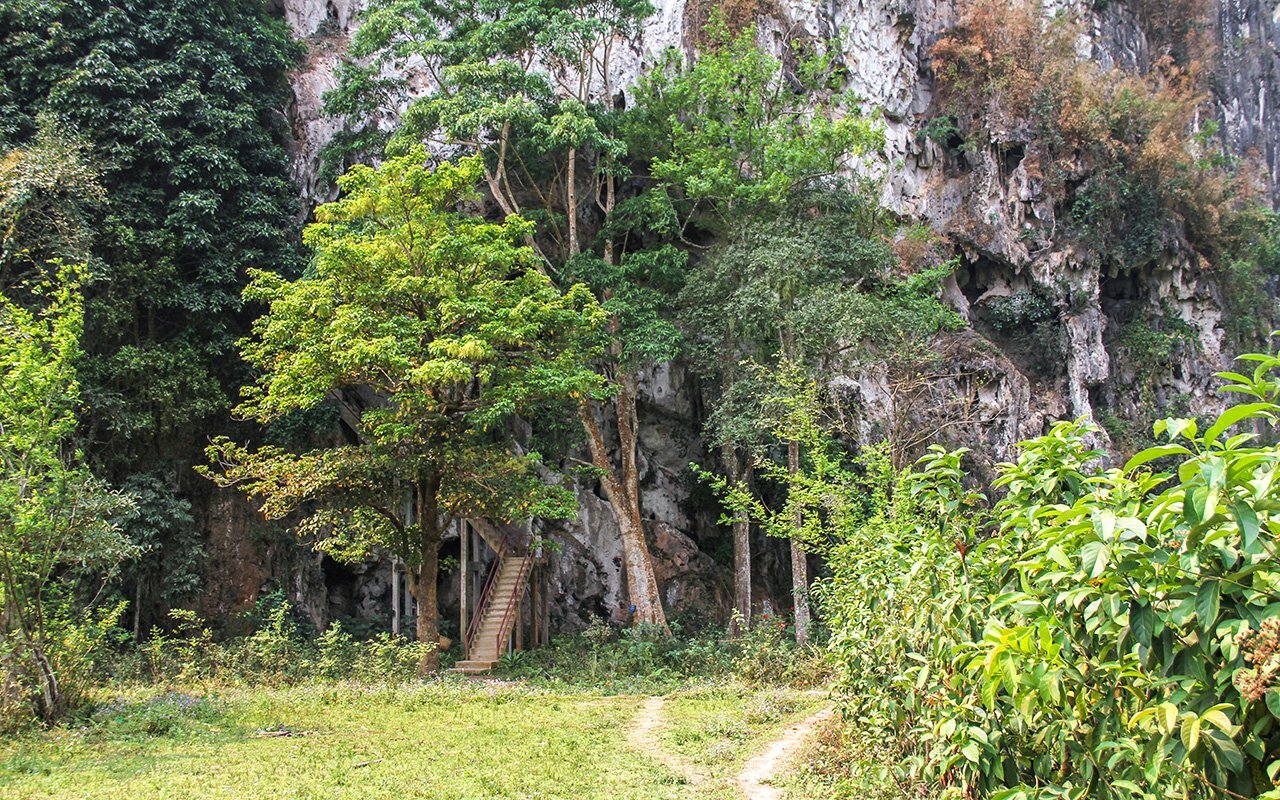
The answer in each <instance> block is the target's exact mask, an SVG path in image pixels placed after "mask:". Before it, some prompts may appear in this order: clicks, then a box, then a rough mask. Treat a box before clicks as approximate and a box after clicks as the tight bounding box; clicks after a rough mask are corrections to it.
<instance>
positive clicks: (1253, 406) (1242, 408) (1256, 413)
mask: <svg viewBox="0 0 1280 800" xmlns="http://www.w3.org/2000/svg"><path fill="white" fill-rule="evenodd" d="M1275 410H1276V406H1275V404H1274V403H1244V404H1242V405H1238V406H1232V407H1231V408H1229V409H1227V410H1226V411H1224V412H1222V414H1221V415H1220V416H1219V417H1218V420H1217V422H1214V423H1213V425H1212V426H1210V427H1209V430H1207V431H1205V432H1204V443H1205V444H1206V445H1209V444H1213V443H1214V442H1215V441H1216V440H1217V438H1218V437H1219V436H1221V435H1222V433H1223V431H1225V430H1226V429H1227V428H1230V427H1231V426H1232V425H1235V424H1236V423H1238V422H1240V421H1241V420H1244V419H1248V418H1249V417H1262V416H1267V415H1269V414H1271V413H1274V412H1275Z"/></svg>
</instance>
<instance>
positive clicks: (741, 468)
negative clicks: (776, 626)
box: [723, 444, 751, 636]
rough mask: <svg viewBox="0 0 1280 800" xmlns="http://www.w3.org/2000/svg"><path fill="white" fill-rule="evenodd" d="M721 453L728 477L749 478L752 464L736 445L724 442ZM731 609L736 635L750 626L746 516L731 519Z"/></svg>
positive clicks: (748, 524) (748, 526)
mask: <svg viewBox="0 0 1280 800" xmlns="http://www.w3.org/2000/svg"><path fill="white" fill-rule="evenodd" d="M723 455H724V461H725V466H727V467H728V469H729V478H730V480H732V481H733V482H734V483H740V482H742V481H744V480H749V478H750V475H751V464H750V462H747V461H744V460H743V459H740V458H739V457H738V452H737V448H735V447H734V446H733V445H730V444H726V445H724V447H723ZM733 610H734V614H733V617H732V618H730V620H729V635H730V636H739V635H741V634H742V632H743V631H745V630H746V629H748V628H750V627H751V520H749V519H747V518H746V517H745V516H744V517H741V518H736V519H734V521H733Z"/></svg>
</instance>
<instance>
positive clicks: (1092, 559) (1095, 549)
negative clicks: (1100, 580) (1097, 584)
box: [1080, 541, 1111, 578]
mask: <svg viewBox="0 0 1280 800" xmlns="http://www.w3.org/2000/svg"><path fill="white" fill-rule="evenodd" d="M1110 563H1111V548H1110V547H1108V546H1107V545H1105V544H1103V543H1102V542H1099V541H1092V542H1086V543H1085V545H1084V547H1082V548H1080V568H1081V569H1082V570H1084V572H1085V574H1086V575H1088V576H1089V577H1091V578H1097V577H1098V576H1100V575H1102V573H1103V572H1106V569H1107V565H1108V564H1110Z"/></svg>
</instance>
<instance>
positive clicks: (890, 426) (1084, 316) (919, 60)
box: [279, 0, 1280, 625]
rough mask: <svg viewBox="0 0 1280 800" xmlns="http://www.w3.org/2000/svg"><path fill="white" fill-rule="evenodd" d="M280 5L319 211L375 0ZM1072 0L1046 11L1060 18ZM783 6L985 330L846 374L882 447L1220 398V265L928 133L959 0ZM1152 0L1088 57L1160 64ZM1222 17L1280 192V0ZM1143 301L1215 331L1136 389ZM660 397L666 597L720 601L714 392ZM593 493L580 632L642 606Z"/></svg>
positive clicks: (656, 408) (657, 375) (675, 370)
mask: <svg viewBox="0 0 1280 800" xmlns="http://www.w3.org/2000/svg"><path fill="white" fill-rule="evenodd" d="M279 2H280V6H279V12H280V13H281V14H282V15H283V17H284V18H285V19H286V20H287V22H288V23H289V25H290V26H291V27H292V29H293V31H294V32H295V34H296V35H297V36H298V37H299V38H300V39H302V40H304V41H305V42H306V43H307V45H308V54H307V55H306V57H305V58H304V59H303V61H302V63H301V64H300V66H299V67H298V68H297V70H296V71H295V73H294V75H293V80H292V82H293V87H294V103H293V106H292V108H291V109H289V113H290V118H291V120H292V124H293V139H294V141H293V152H292V156H293V173H294V176H295V178H296V180H297V182H298V186H299V189H300V191H301V192H302V195H303V198H304V200H305V201H306V205H308V206H309V205H313V204H314V203H316V202H321V201H323V200H324V199H327V198H328V197H329V196H330V192H331V188H330V187H329V186H327V185H325V184H324V182H323V181H322V180H321V179H320V177H319V172H318V165H319V158H318V156H319V153H320V150H321V149H322V148H323V146H324V145H325V143H326V142H327V141H328V140H329V139H330V138H331V137H332V136H333V135H334V133H335V132H336V131H337V130H339V129H340V128H339V126H340V124H341V122H340V121H339V120H334V119H329V118H326V117H325V116H324V115H323V114H322V113H321V105H322V96H323V93H324V92H325V91H326V90H328V89H329V88H332V86H333V85H334V83H335V77H334V70H335V67H336V66H337V65H338V64H339V63H340V61H341V58H342V54H343V51H344V48H345V46H346V44H347V42H348V41H349V38H350V36H351V34H352V32H353V30H354V29H355V26H356V25H358V14H357V11H358V3H359V0H279ZM1071 2H1073V0H1048V2H1045V3H1044V4H1043V5H1044V6H1045V12H1046V13H1052V12H1053V11H1054V9H1055V8H1060V7H1065V6H1067V5H1069V4H1070V3H1071ZM657 6H658V9H657V13H656V14H655V15H654V16H653V17H652V18H651V20H650V21H649V23H648V24H647V25H646V27H645V28H644V31H643V34H642V36H641V37H640V38H639V40H638V41H637V42H636V43H635V45H634V47H632V48H630V49H626V50H625V52H624V54H623V55H622V56H621V57H619V58H618V59H617V60H616V62H615V70H616V72H617V74H615V75H614V76H613V78H614V81H615V83H616V84H618V85H625V84H626V83H627V82H628V81H629V80H631V79H633V78H634V77H635V76H636V74H638V72H639V71H640V69H641V68H642V66H643V64H644V63H645V62H646V61H647V60H649V59H651V58H652V57H653V56H654V54H656V53H658V52H660V51H662V50H663V49H665V48H668V47H684V46H686V45H687V37H688V33H689V32H688V31H687V30H686V29H685V24H686V23H685V21H686V18H687V14H686V11H687V9H686V7H685V0H658V2H657ZM770 7H771V8H772V9H773V10H772V11H771V12H770V13H769V14H768V15H766V16H763V17H762V18H761V20H760V24H761V29H762V31H763V32H764V34H765V35H766V36H768V37H772V38H773V39H774V40H775V41H777V42H781V41H782V40H783V39H785V38H788V37H794V36H797V35H802V36H804V35H807V36H813V37H819V38H823V39H827V38H830V37H832V36H833V35H835V34H837V33H839V36H840V41H841V42H842V52H841V57H842V59H843V61H844V64H845V66H846V67H847V69H848V70H849V73H850V75H851V76H852V79H853V84H854V86H855V87H856V89H857V91H858V92H859V94H860V95H861V96H862V97H863V98H864V99H865V102H866V106H867V107H868V108H874V109H879V110H880V111H881V112H882V114H883V120H884V126H885V131H886V135H887V139H888V148H887V158H886V165H885V166H884V168H883V175H884V198H883V199H884V202H885V203H886V204H887V205H888V206H889V207H890V208H892V209H894V210H895V211H897V212H899V213H901V214H903V215H905V216H907V217H909V218H914V219H918V220H921V221H924V222H927V223H928V224H929V225H930V226H931V227H932V228H933V229H934V230H935V231H937V232H939V233H941V234H943V235H944V236H945V238H946V241H947V242H948V243H949V246H950V247H952V248H954V252H955V253H958V254H959V255H960V256H961V257H962V266H961V268H960V269H959V270H958V272H957V274H956V275H955V277H954V279H953V280H951V281H949V283H948V285H947V287H946V296H947V298H948V301H949V302H950V303H951V304H952V305H953V306H954V307H955V309H956V310H957V311H958V312H959V313H960V314H961V315H962V316H964V317H965V318H966V319H968V320H970V321H972V322H973V323H974V324H973V326H972V328H969V329H966V330H963V331H960V332H957V333H954V334H950V335H946V336H944V337H941V338H940V339H939V341H937V342H936V348H937V352H938V353H939V355H940V356H941V361H940V365H939V367H938V370H937V373H938V378H937V380H936V381H933V382H932V383H930V384H929V385H927V386H904V385H903V384H902V382H901V381H897V380H895V379H894V378H893V377H892V376H889V375H886V374H883V373H880V372H876V371H874V370H871V371H866V370H862V369H860V368H859V367H858V366H857V365H848V368H847V369H844V370H839V372H840V373H841V374H833V375H831V376H830V380H831V382H832V385H833V388H835V389H836V390H837V393H838V394H839V395H840V396H842V397H844V398H846V399H847V400H848V402H847V404H846V407H847V408H848V409H850V414H851V415H852V416H853V419H852V420H851V422H852V424H853V427H854V428H855V429H857V430H860V431H861V432H862V433H863V435H864V436H865V437H866V438H868V439H872V438H879V437H883V436H885V435H887V434H893V435H899V432H901V431H904V430H912V429H927V430H930V431H933V432H934V433H936V436H937V438H939V439H940V440H942V441H945V442H949V443H951V444H964V445H967V446H969V447H972V448H973V449H974V450H975V451H976V452H978V453H980V454H982V455H981V456H980V457H981V458H983V459H985V460H986V461H987V462H988V463H991V462H992V461H994V460H998V459H1002V458H1005V457H1007V456H1009V455H1010V453H1011V449H1012V445H1013V443H1015V442H1016V441H1018V440H1020V439H1023V438H1026V437H1029V436H1033V435H1036V434H1038V433H1040V432H1041V431H1042V430H1043V429H1044V427H1045V424H1046V422H1048V421H1051V420H1054V419H1060V418H1065V417H1081V416H1086V417H1089V416H1098V415H1099V413H1100V412H1101V411H1102V410H1104V409H1105V410H1106V411H1107V413H1111V414H1114V415H1115V416H1119V417H1122V416H1125V415H1126V414H1131V413H1132V412H1134V411H1136V410H1137V408H1136V406H1137V405H1138V404H1142V403H1148V404H1149V403H1153V402H1154V403H1165V404H1172V403H1173V402H1174V400H1175V399H1176V400H1177V402H1179V403H1184V404H1186V405H1187V407H1188V410H1209V409H1211V408H1213V407H1214V406H1215V404H1217V403H1218V402H1219V401H1218V399H1217V398H1216V397H1215V395H1214V393H1213V384H1212V377H1211V376H1212V374H1213V372H1214V371H1216V370H1219V369H1222V368H1223V367H1224V365H1225V363H1226V359H1228V358H1229V356H1230V354H1229V353H1227V352H1225V350H1226V349H1227V345H1226V344H1225V334H1224V330H1223V324H1222V323H1223V313H1224V311H1223V304H1222V301H1221V292H1220V290H1219V287H1218V286H1217V285H1216V283H1215V280H1214V276H1213V274H1212V271H1211V270H1209V269H1207V268H1206V265H1204V264H1202V263H1201V262H1200V259H1199V257H1198V256H1197V255H1195V254H1194V253H1193V252H1191V251H1190V250H1189V249H1188V250H1185V251H1181V252H1179V251H1174V252H1171V253H1169V254H1168V255H1167V256H1166V257H1165V258H1164V259H1163V260H1162V261H1161V263H1159V264H1158V265H1157V266H1156V267H1154V268H1150V269H1147V270H1146V271H1145V272H1143V273H1142V274H1139V275H1124V276H1121V275H1117V274H1108V273H1106V272H1104V271H1103V270H1102V268H1100V267H1099V266H1097V263H1096V260H1095V259H1090V258H1088V257H1087V256H1088V254H1086V253H1081V252H1078V251H1077V249H1076V248H1077V246H1078V245H1076V244H1074V243H1073V242H1072V241H1071V240H1069V239H1068V238H1067V237H1066V236H1064V235H1062V233H1061V231H1060V226H1059V222H1060V221H1059V220H1057V219H1055V211H1054V204H1053V202H1052V201H1051V200H1050V198H1048V197H1047V196H1046V195H1045V193H1044V192H1043V190H1042V187H1041V186H1039V182H1038V180H1037V178H1036V176H1035V175H1034V174H1031V173H1029V171H1028V170H1027V168H1026V166H1025V165H1024V164H1023V163H1022V161H1021V160H1020V158H1019V157H1018V156H1017V149H1016V148H1010V149H1007V150H1003V151H997V150H996V149H995V148H988V149H986V150H982V151H979V152H971V153H968V154H966V156H965V157H964V163H963V164H961V163H957V161H956V159H955V157H954V155H953V154H949V153H947V152H946V151H945V150H944V149H943V148H942V147H941V146H940V145H939V144H937V143H936V142H934V141H932V140H931V139H929V138H927V137H924V136H921V135H919V130H920V128H921V126H922V124H923V123H924V121H925V120H927V118H928V116H929V115H930V112H931V104H932V101H933V83H932V77H931V74H930V70H929V63H928V62H929V55H928V54H929V50H930V48H931V47H932V45H933V44H934V43H935V42H936V41H937V40H938V39H939V37H941V36H942V35H943V34H944V32H945V31H946V30H947V29H948V28H950V27H951V26H953V25H954V24H955V22H956V20H957V18H958V9H957V3H956V2H955V0H823V1H822V2H815V1H813V0H781V1H780V2H778V3H773V4H771V5H770ZM1136 7H1137V6H1136V5H1135V4H1131V3H1128V2H1125V1H1124V0H1111V2H1107V3H1093V4H1092V6H1091V8H1093V9H1097V10H1091V11H1089V12H1088V14H1089V16H1088V18H1087V19H1088V21H1089V24H1088V25H1086V31H1085V33H1084V34H1083V39H1082V40H1081V41H1080V42H1079V44H1078V49H1079V51H1080V52H1081V53H1083V54H1087V55H1088V56H1089V57H1091V58H1093V59H1095V60H1097V61H1098V62H1099V63H1101V64H1103V65H1104V66H1112V65H1118V66H1121V67H1124V68H1127V69H1136V70H1142V69H1144V68H1145V67H1146V66H1147V65H1148V63H1149V60H1150V58H1151V51H1152V49H1153V48H1152V47H1151V46H1150V44H1149V43H1148V41H1147V36H1146V34H1145V33H1144V30H1143V26H1142V25H1141V24H1140V20H1139V19H1138V17H1137V14H1136V12H1135V10H1134V9H1135V8H1136ZM1073 8H1075V6H1073ZM1207 23H1208V25H1209V33H1210V34H1211V37H1212V38H1213V39H1214V41H1215V44H1216V50H1217V58H1216V67H1215V72H1214V79H1213V80H1212V82H1211V83H1212V90H1213V97H1212V103H1211V105H1212V107H1213V109H1214V110H1215V111H1216V114H1217V116H1218V118H1219V120H1220V122H1221V123H1222V127H1221V131H1220V135H1221V137H1222V138H1223V141H1224V142H1225V143H1226V144H1227V145H1228V146H1229V148H1230V149H1231V150H1232V151H1233V152H1234V153H1236V154H1238V155H1239V156H1241V157H1249V158H1252V159H1254V160H1255V161H1256V163H1257V164H1258V165H1259V166H1258V168H1259V170H1260V172H1262V173H1264V174H1261V175H1260V176H1259V178H1260V179H1261V181H1262V182H1263V183H1265V185H1266V186H1267V187H1268V189H1269V191H1270V192H1271V195H1272V197H1273V198H1280V191H1278V190H1280V113H1276V111H1274V110H1273V105H1274V104H1275V103H1276V102H1277V100H1278V99H1280V51H1278V50H1277V41H1278V38H1277V36H1278V34H1280V6H1278V5H1277V0H1212V13H1211V14H1210V19H1209V20H1207ZM1010 153H1013V155H1012V156H1011V155H1010ZM1031 295H1034V296H1036V297H1041V298H1044V302H1045V303H1046V304H1047V307H1048V309H1049V310H1048V311H1046V312H1045V313H1046V314H1047V321H1046V325H1048V326H1049V327H1050V328H1052V329H1053V331H1054V335H1055V336H1056V337H1057V338H1056V341H1057V348H1058V349H1057V350H1056V351H1055V352H1050V353H1048V354H1047V356H1046V353H1044V352H1040V353H1032V352H1030V350H1032V349H1033V348H1034V344H1032V345H1029V344H1028V342H1027V341H1025V338H1026V332H1025V331H1022V332H1018V331H1015V332H1012V333H1008V332H1006V333H1003V334H1002V333H1001V332H1000V331H998V330H994V329H992V328H991V326H989V325H986V324H985V323H984V319H985V314H986V313H987V310H988V309H989V308H991V307H992V304H994V303H998V302H1005V301H1009V300H1010V299H1012V298H1017V297H1026V296H1031ZM1135 306H1138V307H1142V306H1148V307H1150V308H1153V309H1154V308H1159V309H1161V313H1168V312H1170V311H1171V312H1172V313H1174V314H1176V315H1177V317H1179V318H1180V319H1181V320H1182V322H1183V323H1185V324H1186V325H1187V326H1189V327H1190V328H1191V329H1193V330H1194V331H1195V332H1196V334H1197V337H1198V340H1199V345H1198V346H1197V347H1189V348H1185V352H1183V353H1181V354H1180V356H1179V358H1180V363H1178V364H1177V365H1175V368H1174V369H1172V370H1170V374H1169V375H1167V376H1164V377H1162V378H1161V380H1160V381H1159V382H1158V384H1157V385H1155V386H1153V387H1151V389H1150V391H1149V392H1148V393H1147V394H1145V395H1144V396H1142V397H1138V396H1136V395H1135V394H1134V392H1133V391H1132V386H1133V384H1134V381H1135V370H1138V369H1140V368H1141V365H1134V364H1127V363H1125V361H1124V359H1123V358H1120V357H1119V356H1118V354H1117V351H1116V347H1115V340H1116V336H1117V334H1118V321H1119V320H1120V319H1121V317H1122V316H1123V315H1124V314H1126V313H1131V311H1132V309H1133V308H1134V307H1135ZM1046 360H1047V361H1048V362H1049V363H1044V362H1045V361H1046ZM645 390H646V397H645V403H644V404H643V406H642V408H641V413H642V416H643V417H644V420H645V423H646V427H645V428H644V431H643V439H642V442H641V455H642V459H643V464H644V485H643V489H644V492H645V494H644V507H645V513H646V515H647V516H648V517H649V518H650V519H651V520H652V523H653V534H654V542H655V548H656V558H657V560H658V566H659V571H660V577H662V578H663V579H664V584H663V585H664V587H665V589H664V591H665V593H666V595H667V596H666V597H665V598H664V599H665V600H666V601H667V603H668V605H670V606H673V607H675V608H677V609H678V608H680V607H682V606H687V605H698V604H705V605H714V604H715V602H716V601H717V600H718V599H721V598H722V597H723V596H724V594H725V592H726V591H727V581H726V576H725V575H724V574H723V572H722V569H723V568H720V567H717V566H716V564H715V563H714V561H713V560H712V559H711V558H710V557H708V556H707V555H705V552H704V551H706V550H707V549H709V547H710V546H712V545H714V544H715V537H716V536H717V535H721V534H718V533H717V532H716V531H715V529H714V525H713V522H714V520H713V519H711V518H710V515H707V514H701V515H699V514H698V513H696V512H694V511H691V510H690V504H689V502H688V499H689V494H690V491H691V490H690V486H689V481H688V478H687V473H686V469H685V467H686V465H687V464H688V463H689V462H690V461H691V460H697V459H699V458H704V457H705V454H704V453H702V452H701V451H700V449H699V445H698V443H697V428H698V420H697V414H696V411H695V410H696V409H697V407H698V405H699V403H698V398H697V391H698V390H697V388H696V387H695V386H692V385H691V384H690V383H689V381H688V380H687V379H686V377H685V375H684V372H683V370H682V368H681V366H680V365H679V364H676V365H671V366H664V367H662V368H660V369H657V370H654V371H653V372H652V374H650V375H649V376H647V379H646V381H645ZM939 408H948V409H953V410H957V414H958V416H959V417H960V418H961V419H963V421H964V424H963V425H954V424H952V425H948V424H946V420H933V419H931V418H929V417H928V413H929V412H928V410H935V411H936V409H939ZM921 409H925V410H926V411H922V410H921ZM935 423H936V425H935ZM1102 444H1104V445H1105V444H1107V442H1102ZM579 490H580V495H581V498H582V502H581V512H580V516H579V519H578V521H577V523H576V524H574V525H572V526H570V527H569V529H568V530H567V531H565V532H564V533H565V536H564V542H565V545H564V550H563V552H562V554H561V555H560V557H559V558H558V559H557V564H558V567H557V570H556V574H555V577H554V579H553V588H555V589H556V590H557V591H558V592H559V593H560V594H561V600H560V601H559V602H558V603H557V607H556V611H555V616H556V618H557V619H558V620H559V621H560V622H561V623H562V624H566V625H576V624H581V623H582V622H584V621H585V620H586V618H587V616H588V615H590V614H596V613H603V614H606V615H608V614H612V613H616V612H617V611H618V610H619V609H620V608H621V607H622V605H623V602H624V601H623V598H624V597H625V593H624V592H623V591H622V586H621V580H622V578H621V569H620V566H619V564H620V553H619V552H618V547H617V544H616V542H617V537H616V528H615V526H614V523H613V520H612V518H611V515H610V511H609V508H608V505H607V503H605V502H604V501H603V500H601V499H600V498H599V497H598V496H597V495H595V494H594V493H593V492H592V490H591V488H590V487H587V486H581V487H579ZM766 557H767V551H766ZM373 573H377V574H381V571H380V570H372V571H371V572H370V574H373ZM762 588H765V589H767V588H768V587H762ZM313 589H314V590H315V591H323V587H320V586H314V587H313ZM378 590H379V591H380V589H378ZM362 591H364V592H365V594H366V595H367V594H369V592H370V591H374V590H373V589H367V590H362ZM300 594H305V592H303V591H301V590H300Z"/></svg>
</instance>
